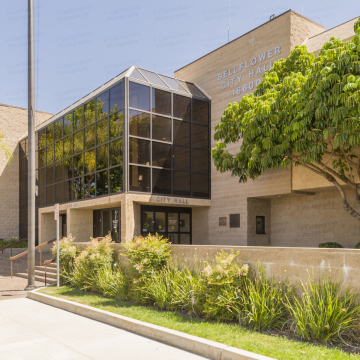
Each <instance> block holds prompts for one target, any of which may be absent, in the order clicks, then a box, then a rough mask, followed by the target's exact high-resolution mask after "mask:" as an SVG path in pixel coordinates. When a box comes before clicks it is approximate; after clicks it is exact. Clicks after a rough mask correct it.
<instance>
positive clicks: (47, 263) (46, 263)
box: [44, 259, 54, 286]
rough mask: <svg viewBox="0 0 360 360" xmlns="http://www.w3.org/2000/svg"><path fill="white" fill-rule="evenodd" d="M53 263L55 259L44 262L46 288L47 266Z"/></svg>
mask: <svg viewBox="0 0 360 360" xmlns="http://www.w3.org/2000/svg"><path fill="white" fill-rule="evenodd" d="M53 261H54V259H50V260H45V261H44V266H45V286H46V265H50V264H51V263H52V262H53Z"/></svg>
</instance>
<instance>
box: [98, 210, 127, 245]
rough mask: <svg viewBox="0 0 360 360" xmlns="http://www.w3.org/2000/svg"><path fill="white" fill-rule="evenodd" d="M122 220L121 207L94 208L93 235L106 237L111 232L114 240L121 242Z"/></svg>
mask: <svg viewBox="0 0 360 360" xmlns="http://www.w3.org/2000/svg"><path fill="white" fill-rule="evenodd" d="M120 220H121V213H120V208H116V209H104V210H94V212H93V237H94V238H96V237H104V236H106V235H108V234H111V238H112V241H114V242H120V241H121V238H120V229H121V224H120Z"/></svg>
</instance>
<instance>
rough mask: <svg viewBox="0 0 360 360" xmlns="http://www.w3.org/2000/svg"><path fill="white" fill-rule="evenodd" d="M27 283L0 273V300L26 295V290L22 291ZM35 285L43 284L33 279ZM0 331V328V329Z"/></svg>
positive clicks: (22, 279)
mask: <svg viewBox="0 0 360 360" xmlns="http://www.w3.org/2000/svg"><path fill="white" fill-rule="evenodd" d="M27 284H28V280H27V279H24V278H21V277H17V276H13V277H12V278H11V277H10V276H2V275H0V300H9V299H17V298H24V297H26V294H27V292H26V291H24V289H25V288H26V286H27ZM35 285H36V286H39V287H40V286H44V283H43V282H39V281H35ZM0 331H1V329H0Z"/></svg>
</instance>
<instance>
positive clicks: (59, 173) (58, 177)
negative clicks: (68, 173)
mask: <svg viewBox="0 0 360 360" xmlns="http://www.w3.org/2000/svg"><path fill="white" fill-rule="evenodd" d="M60 181H63V162H62V161H59V162H57V163H56V164H55V182H56V183H58V182H60Z"/></svg>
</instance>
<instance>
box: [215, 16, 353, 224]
mask: <svg viewBox="0 0 360 360" xmlns="http://www.w3.org/2000/svg"><path fill="white" fill-rule="evenodd" d="M354 30H355V33H356V35H355V36H354V38H353V39H352V40H351V41H350V42H348V43H344V42H343V41H341V40H339V39H335V38H331V39H330V41H329V42H328V43H326V44H325V45H324V46H323V47H322V49H321V51H320V54H319V57H317V58H315V56H314V55H313V54H312V53H309V52H308V51H307V49H306V47H305V46H301V47H299V46H297V47H296V48H295V49H294V50H292V51H291V52H290V54H289V56H288V58H287V59H281V60H279V61H277V62H276V63H274V67H273V68H272V69H271V71H269V72H267V73H265V74H264V77H263V79H262V81H261V83H260V84H259V86H258V88H257V89H256V91H255V92H254V94H250V95H246V96H244V97H243V98H242V99H241V100H240V102H238V103H233V104H229V105H228V107H227V108H226V109H225V111H224V115H223V116H222V118H221V122H220V123H219V124H218V125H217V126H216V127H215V140H219V142H218V143H217V144H216V147H215V148H214V149H213V150H212V157H213V160H214V163H215V166H216V168H217V170H220V171H221V172H225V171H231V172H232V175H234V176H238V177H239V181H240V182H246V181H247V179H248V178H250V179H256V178H257V177H259V176H260V175H261V174H263V173H264V172H265V171H266V170H268V169H279V168H288V167H289V166H290V165H291V164H292V163H293V164H295V165H300V166H303V167H305V168H307V169H309V170H310V171H312V172H315V173H316V174H318V175H319V176H322V177H324V178H325V179H326V180H327V181H329V182H330V183H332V184H333V185H334V186H335V187H336V188H337V189H338V190H339V192H340V194H341V198H342V206H343V207H344V209H345V211H346V212H347V213H349V214H350V215H351V216H353V217H355V218H356V219H357V220H359V221H360V211H357V210H355V209H354V208H353V207H352V206H350V205H349V203H348V201H347V198H346V193H345V191H344V189H343V186H342V184H343V183H345V184H346V185H347V186H349V187H350V188H351V189H352V191H354V194H355V198H356V201H357V204H358V205H359V208H360V183H359V181H360V180H359V179H360V146H359V145H360V18H359V20H358V21H357V22H356V23H355V25H354ZM239 141H240V143H239V144H240V149H239V152H237V153H236V154H230V153H229V152H228V151H227V145H228V144H231V143H238V142H239Z"/></svg>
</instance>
